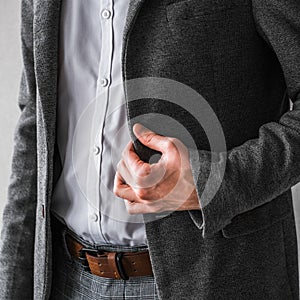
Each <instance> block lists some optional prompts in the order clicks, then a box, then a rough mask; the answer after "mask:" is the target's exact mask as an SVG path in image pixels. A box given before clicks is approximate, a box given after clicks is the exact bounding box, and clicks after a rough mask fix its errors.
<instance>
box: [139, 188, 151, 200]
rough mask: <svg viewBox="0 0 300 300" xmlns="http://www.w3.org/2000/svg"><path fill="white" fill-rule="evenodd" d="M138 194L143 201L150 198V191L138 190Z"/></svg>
mask: <svg viewBox="0 0 300 300" xmlns="http://www.w3.org/2000/svg"><path fill="white" fill-rule="evenodd" d="M136 194H137V196H138V197H139V198H140V199H142V200H146V199H147V198H148V191H147V190H145V189H138V190H137V191H136Z"/></svg>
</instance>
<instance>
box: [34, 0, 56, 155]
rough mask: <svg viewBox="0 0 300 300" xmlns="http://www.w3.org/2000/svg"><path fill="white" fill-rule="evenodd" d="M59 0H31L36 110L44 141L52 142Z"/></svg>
mask: <svg viewBox="0 0 300 300" xmlns="http://www.w3.org/2000/svg"><path fill="white" fill-rule="evenodd" d="M60 4H61V0H47V1H38V0H37V1H35V2H34V22H33V35H34V39H33V41H34V45H33V46H34V57H35V74H36V82H37V95H38V103H37V106H38V113H40V114H42V120H43V123H44V124H39V125H42V126H44V127H45V128H44V129H45V135H46V137H47V144H48V147H49V148H50V150H51V147H52V146H53V144H54V141H55V123H56V101H57V75H58V42H59V17H60Z"/></svg>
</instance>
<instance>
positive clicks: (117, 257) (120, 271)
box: [116, 252, 129, 280]
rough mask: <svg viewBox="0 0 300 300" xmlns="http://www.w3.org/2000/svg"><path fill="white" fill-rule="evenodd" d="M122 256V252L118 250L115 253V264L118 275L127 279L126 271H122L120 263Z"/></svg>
mask: <svg viewBox="0 0 300 300" xmlns="http://www.w3.org/2000/svg"><path fill="white" fill-rule="evenodd" d="M122 257H123V253H122V252H118V253H117V255H116V265H117V268H118V272H119V274H120V277H121V278H122V279H123V280H128V279H129V277H128V276H127V275H126V273H125V271H124V268H123V265H122Z"/></svg>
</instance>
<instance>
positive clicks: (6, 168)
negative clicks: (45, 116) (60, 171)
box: [0, 0, 300, 254]
mask: <svg viewBox="0 0 300 300" xmlns="http://www.w3.org/2000/svg"><path fill="white" fill-rule="evenodd" d="M75 1H76V0H75ZM20 2H21V1H20V0H9V1H7V0H0V7H1V10H0V215H2V210H3V206H4V204H5V202H6V194H7V186H8V181H9V174H10V166H11V154H12V147H13V132H14V128H15V125H16V121H17V118H18V115H19V110H18V106H17V95H18V89H19V81H20V74H21V50H20V29H19V28H20ZM293 195H294V207H295V212H296V221H297V231H298V240H299V243H298V245H299V254H300V184H298V185H297V186H295V187H294V188H293ZM1 222H2V218H1V221H0V227H1Z"/></svg>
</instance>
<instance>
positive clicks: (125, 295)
mask: <svg viewBox="0 0 300 300" xmlns="http://www.w3.org/2000/svg"><path fill="white" fill-rule="evenodd" d="M53 223H54V224H53V226H52V228H53V230H52V231H53V281H52V291H51V297H50V299H51V300H63V299H72V300H89V299H91V300H96V299H143V300H148V299H149V300H150V299H151V300H152V299H158V295H157V290H156V285H155V280H154V278H153V277H150V276H149V277H148V276H145V277H132V278H130V279H129V280H116V279H110V278H102V277H99V276H96V275H93V274H90V273H89V272H87V271H85V270H84V269H83V267H82V265H81V263H80V262H79V261H78V260H77V259H74V258H73V257H71V256H70V254H69V251H68V249H67V246H66V242H65V234H66V232H67V231H68V230H67V229H66V228H65V227H64V226H62V225H61V224H59V223H58V222H57V221H54V222H53ZM73 236H74V235H73ZM74 237H75V236H74ZM76 238H77V240H79V241H80V242H81V243H82V244H84V245H85V246H90V245H89V244H88V243H86V242H84V241H83V240H81V239H80V238H78V237H76ZM97 248H98V249H99V250H100V249H101V250H111V251H120V252H122V251H123V252H124V251H125V252H130V251H142V250H145V248H144V247H122V246H98V247H97Z"/></svg>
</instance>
